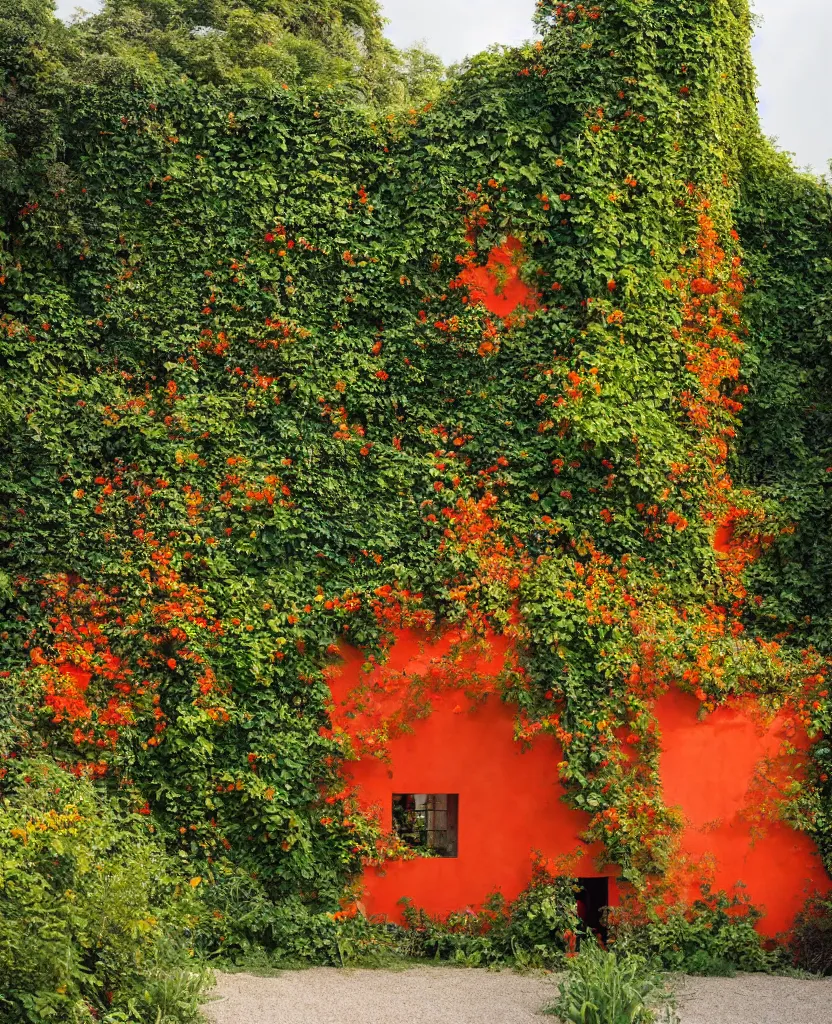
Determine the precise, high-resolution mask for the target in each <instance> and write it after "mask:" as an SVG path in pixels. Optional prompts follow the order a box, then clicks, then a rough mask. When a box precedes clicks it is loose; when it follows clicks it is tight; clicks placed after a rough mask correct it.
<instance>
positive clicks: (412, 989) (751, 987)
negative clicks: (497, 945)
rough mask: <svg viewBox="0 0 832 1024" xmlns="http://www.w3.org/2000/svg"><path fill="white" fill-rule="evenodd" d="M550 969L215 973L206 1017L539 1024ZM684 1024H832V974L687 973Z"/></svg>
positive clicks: (258, 1022) (238, 1022)
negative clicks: (802, 977)
mask: <svg viewBox="0 0 832 1024" xmlns="http://www.w3.org/2000/svg"><path fill="white" fill-rule="evenodd" d="M556 991H557V984H556V980H555V979H554V978H551V977H542V976H534V975H521V974H513V973H511V972H509V971H503V972H501V973H495V972H492V971H480V970H455V969H453V968H448V967H414V968H411V969H407V970H401V971H365V970H355V971H353V970H337V969H336V968H331V967H318V968H314V969H311V970H308V971H286V972H284V973H282V974H278V975H276V976H273V977H263V978H261V977H256V976H254V975H251V974H218V975H217V988H216V989H215V990H214V992H213V996H214V997H215V998H214V1001H212V1002H210V1003H208V1005H207V1006H206V1007H205V1014H206V1016H207V1018H208V1020H209V1021H211V1022H212V1024H532V1022H533V1024H543V1021H544V1020H552V1018H550V1017H541V1016H540V1010H541V1008H542V1007H543V1006H545V1005H546V1004H547V1003H551V1002H552V1000H553V999H554V996H555V994H556ZM679 1007H680V1013H681V1017H682V1024H832V980H828V981H799V980H796V979H792V978H770V977H768V976H766V975H752V974H749V975H740V976H738V977H736V978H686V979H684V980H683V982H682V983H681V986H680V989H679Z"/></svg>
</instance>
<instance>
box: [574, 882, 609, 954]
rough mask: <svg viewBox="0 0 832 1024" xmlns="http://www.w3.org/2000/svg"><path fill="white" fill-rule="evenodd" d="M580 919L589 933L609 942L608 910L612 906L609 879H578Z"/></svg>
mask: <svg viewBox="0 0 832 1024" xmlns="http://www.w3.org/2000/svg"><path fill="white" fill-rule="evenodd" d="M578 886H579V889H578V917H580V919H581V921H583V924H584V928H586V930H587V932H588V933H589V932H592V933H594V934H595V935H597V936H598V938H599V939H601V941H602V942H606V941H607V922H606V913H605V911H606V909H607V907H608V906H609V904H610V880H609V878H579V879H578Z"/></svg>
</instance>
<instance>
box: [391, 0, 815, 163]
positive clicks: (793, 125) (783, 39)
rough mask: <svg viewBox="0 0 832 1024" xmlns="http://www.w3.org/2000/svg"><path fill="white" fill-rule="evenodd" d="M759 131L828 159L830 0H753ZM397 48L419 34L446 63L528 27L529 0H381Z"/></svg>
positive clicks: (518, 38) (804, 158)
mask: <svg viewBox="0 0 832 1024" xmlns="http://www.w3.org/2000/svg"><path fill="white" fill-rule="evenodd" d="M752 3H753V5H754V8H755V11H756V13H757V15H758V16H760V17H761V18H762V23H761V25H760V26H759V29H758V31H757V36H756V38H755V40H754V58H755V60H756V63H757V74H758V77H759V79H760V92H759V96H760V114H761V116H762V120H763V128H764V130H765V131H766V132H767V133H768V134H769V135H772V136H775V137H776V138H777V140H778V144H779V146H780V147H781V148H782V149H786V150H788V151H789V152H790V153H794V154H795V157H796V160H797V163H798V165H799V166H811V167H813V168H814V169H815V170H817V171H825V170H826V168H827V163H828V161H829V160H830V159H832V0H752ZM382 7H383V8H384V13H385V14H386V16H387V17H388V18H389V20H390V24H389V25H388V27H387V34H388V35H389V36H390V38H391V39H392V40H393V42H394V43H396V44H397V45H398V46H407V45H408V44H410V43H414V42H417V41H419V40H424V42H425V43H427V46H428V48H429V49H431V50H433V51H434V52H435V53H438V54H439V55H440V57H442V58H443V60H445V62H446V63H451V62H453V61H457V60H459V59H460V58H461V57H464V56H467V55H468V54H471V53H476V52H477V51H479V50H483V49H485V47H486V46H488V45H490V44H491V43H497V42H499V43H519V42H522V41H523V40H524V39H526V38H528V37H529V36H530V35H531V34H532V33H531V20H532V13H533V11H534V7H535V2H534V0H382Z"/></svg>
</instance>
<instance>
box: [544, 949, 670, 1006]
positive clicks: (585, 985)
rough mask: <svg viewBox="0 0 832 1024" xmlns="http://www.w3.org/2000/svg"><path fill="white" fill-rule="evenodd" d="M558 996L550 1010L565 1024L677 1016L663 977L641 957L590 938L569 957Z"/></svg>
mask: <svg viewBox="0 0 832 1024" xmlns="http://www.w3.org/2000/svg"><path fill="white" fill-rule="evenodd" d="M568 965H569V966H568V973H567V976H566V979H565V980H564V981H562V982H561V984H560V996H559V998H558V1001H557V1002H556V1003H555V1005H554V1006H552V1007H551V1008H550V1009H549V1010H548V1012H549V1013H552V1014H555V1015H557V1016H558V1017H560V1019H561V1020H562V1021H563V1022H564V1024H651V1022H653V1021H659V1020H662V1021H667V1022H671V1021H678V1017H677V1016H676V1014H675V1013H674V1011H673V1008H672V1005H671V995H670V993H669V992H668V990H667V988H666V987H665V985H664V983H663V981H662V979H661V977H660V976H659V975H657V974H656V973H655V972H654V971H652V970H651V969H650V968H649V966H648V964H647V961H646V960H645V959H644V958H643V957H640V956H636V955H632V954H631V955H624V956H619V955H618V954H617V953H614V952H606V951H604V950H602V949H600V948H599V947H598V945H597V943H595V942H585V943H584V945H583V946H582V948H581V951H580V953H578V954H576V955H575V956H573V957H571V958H570V960H569V961H568Z"/></svg>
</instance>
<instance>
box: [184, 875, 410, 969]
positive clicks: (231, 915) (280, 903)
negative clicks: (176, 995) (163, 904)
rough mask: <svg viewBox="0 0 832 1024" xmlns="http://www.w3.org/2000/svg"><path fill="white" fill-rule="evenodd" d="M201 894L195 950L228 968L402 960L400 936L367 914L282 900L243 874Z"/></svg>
mask: <svg viewBox="0 0 832 1024" xmlns="http://www.w3.org/2000/svg"><path fill="white" fill-rule="evenodd" d="M201 895H202V906H201V916H200V921H199V924H198V926H197V929H196V934H195V939H194V941H195V945H196V946H197V947H198V948H199V949H201V950H203V951H204V952H205V953H208V954H212V955H214V956H215V957H216V960H217V962H218V963H220V964H222V965H224V966H232V967H241V966H243V967H247V968H252V967H291V966H309V965H311V964H327V965H331V966H346V965H347V964H352V965H355V964H359V963H361V964H367V965H370V964H373V963H381V962H384V961H386V960H389V959H390V958H391V957H396V956H397V955H398V950H397V947H396V942H395V937H394V936H393V935H391V934H390V933H389V932H387V931H386V930H385V929H384V928H383V927H380V926H378V925H376V924H374V923H373V922H371V921H369V920H368V919H367V918H366V917H364V916H363V915H360V914H358V913H355V912H353V911H336V912H334V913H333V912H332V911H328V910H327V909H326V908H325V907H324V906H323V904H322V903H319V902H318V901H310V900H307V901H304V900H303V899H301V897H299V896H287V897H285V898H284V899H280V900H276V899H274V898H273V897H272V896H271V895H270V894H269V893H268V891H267V889H266V887H265V886H264V885H263V883H262V882H260V881H259V880H258V879H256V878H252V877H251V876H250V875H247V874H245V873H243V872H241V871H233V870H232V869H230V868H229V873H228V874H227V875H222V874H218V877H217V879H216V880H215V882H214V884H213V885H209V886H206V887H205V888H204V889H203V890H202V892H201Z"/></svg>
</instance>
